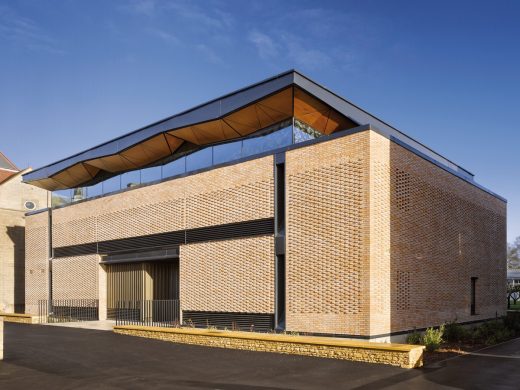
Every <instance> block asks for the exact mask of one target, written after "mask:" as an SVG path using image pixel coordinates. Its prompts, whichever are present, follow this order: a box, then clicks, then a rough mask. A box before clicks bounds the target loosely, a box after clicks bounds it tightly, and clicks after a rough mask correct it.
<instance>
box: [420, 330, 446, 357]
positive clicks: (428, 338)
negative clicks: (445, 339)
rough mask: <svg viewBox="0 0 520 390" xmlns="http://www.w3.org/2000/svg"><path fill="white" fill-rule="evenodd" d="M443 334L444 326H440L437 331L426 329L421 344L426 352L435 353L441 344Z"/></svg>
mask: <svg viewBox="0 0 520 390" xmlns="http://www.w3.org/2000/svg"><path fill="white" fill-rule="evenodd" d="M443 334H444V325H441V326H440V327H439V329H435V328H428V329H426V332H424V336H423V337H422V342H423V344H424V345H425V346H426V350H427V351H430V352H431V351H435V350H436V349H438V348H439V347H440V345H441V343H442V335H443Z"/></svg>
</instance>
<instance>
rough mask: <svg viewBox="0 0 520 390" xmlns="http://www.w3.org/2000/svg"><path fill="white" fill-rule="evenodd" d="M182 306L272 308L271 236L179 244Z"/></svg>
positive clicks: (198, 308) (190, 308)
mask: <svg viewBox="0 0 520 390" xmlns="http://www.w3.org/2000/svg"><path fill="white" fill-rule="evenodd" d="M180 259H181V260H180V286H181V288H180V302H181V308H182V310H188V311H221V312H244V313H273V312H274V242H273V237H267V236H264V237H252V238H242V239H237V240H225V241H214V242H205V243H200V244H189V245H183V246H181V253H180Z"/></svg>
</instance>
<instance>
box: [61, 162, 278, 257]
mask: <svg viewBox="0 0 520 390" xmlns="http://www.w3.org/2000/svg"><path fill="white" fill-rule="evenodd" d="M273 194H274V188H273V159H272V156H267V157H263V158H259V159H256V160H252V161H247V162H243V163H240V164H236V165H231V166H227V167H222V168H218V169H214V170H211V171H207V172H202V173H200V174H197V175H193V176H187V177H184V178H179V179H175V180H169V181H166V182H162V183H158V184H155V185H151V186H146V187H142V188H135V189H132V190H130V191H125V192H122V193H119V194H116V195H112V196H106V197H103V198H100V199H94V200H91V201H88V202H81V203H78V204H75V205H72V206H68V207H64V208H60V209H56V210H54V212H53V245H54V247H60V246H68V245H76V244H83V243H88V242H96V241H105V240H112V239H119V238H128V237H135V236H141V235H147V234H154V233H163V232H169V231H176V230H182V229H185V228H188V229H189V228H194V227H203V226H212V225H219V224H225V223H231V222H240V221H248V220H253V219H260V218H269V217H272V216H273V207H274V206H273Z"/></svg>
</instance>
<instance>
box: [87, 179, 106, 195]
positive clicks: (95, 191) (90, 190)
mask: <svg viewBox="0 0 520 390" xmlns="http://www.w3.org/2000/svg"><path fill="white" fill-rule="evenodd" d="M86 188H87V198H93V197H95V196H99V195H103V183H97V184H94V185H93V186H90V187H86Z"/></svg>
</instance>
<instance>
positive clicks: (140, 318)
mask: <svg viewBox="0 0 520 390" xmlns="http://www.w3.org/2000/svg"><path fill="white" fill-rule="evenodd" d="M115 317H116V325H142V326H157V327H164V328H174V327H178V326H179V325H180V304H179V300H178V299H161V300H143V301H118V302H117V308H116V309H115Z"/></svg>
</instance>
